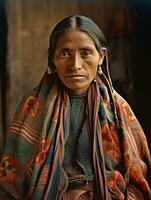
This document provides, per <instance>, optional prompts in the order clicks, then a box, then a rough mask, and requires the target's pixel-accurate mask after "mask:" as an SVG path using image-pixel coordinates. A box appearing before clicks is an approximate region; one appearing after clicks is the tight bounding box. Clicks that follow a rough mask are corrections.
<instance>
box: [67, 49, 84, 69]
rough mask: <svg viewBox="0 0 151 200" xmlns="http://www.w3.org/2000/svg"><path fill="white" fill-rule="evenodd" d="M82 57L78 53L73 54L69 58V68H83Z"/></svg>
mask: <svg viewBox="0 0 151 200" xmlns="http://www.w3.org/2000/svg"><path fill="white" fill-rule="evenodd" d="M82 63H83V62H82V58H81V56H80V55H79V54H78V53H75V54H73V55H72V56H71V57H70V60H69V68H70V69H72V70H80V69H81V68H82Z"/></svg>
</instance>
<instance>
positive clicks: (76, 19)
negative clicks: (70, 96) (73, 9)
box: [48, 15, 107, 71]
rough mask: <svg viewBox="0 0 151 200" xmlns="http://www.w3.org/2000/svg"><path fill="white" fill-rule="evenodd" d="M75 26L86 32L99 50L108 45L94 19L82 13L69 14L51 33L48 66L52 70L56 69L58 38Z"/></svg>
mask: <svg viewBox="0 0 151 200" xmlns="http://www.w3.org/2000/svg"><path fill="white" fill-rule="evenodd" d="M73 28H76V29H77V30H81V31H84V32H86V33H87V34H88V35H89V36H90V37H91V38H92V39H93V40H94V42H95V45H96V49H97V50H98V51H99V50H100V48H101V47H106V46H107V41H106V38H105V36H104V34H103V32H102V31H101V29H100V28H99V27H98V25H97V24H96V23H95V22H94V21H92V20H91V19H90V18H88V17H85V16H82V15H74V16H69V17H67V18H65V19H63V20H61V21H60V22H59V23H58V24H57V25H56V26H55V28H54V29H53V31H52V33H51V35H50V40H49V49H48V66H49V68H50V70H51V71H53V69H54V64H53V56H54V52H55V48H56V44H57V40H58V38H59V37H60V35H62V34H63V33H64V32H66V31H70V30H73Z"/></svg>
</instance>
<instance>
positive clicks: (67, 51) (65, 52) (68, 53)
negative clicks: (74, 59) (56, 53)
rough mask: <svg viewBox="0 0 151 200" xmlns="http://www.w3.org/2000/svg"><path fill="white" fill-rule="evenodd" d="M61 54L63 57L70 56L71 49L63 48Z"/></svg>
mask: <svg viewBox="0 0 151 200" xmlns="http://www.w3.org/2000/svg"><path fill="white" fill-rule="evenodd" d="M60 56H61V57H69V56H70V52H69V50H67V49H62V50H61V51H60Z"/></svg>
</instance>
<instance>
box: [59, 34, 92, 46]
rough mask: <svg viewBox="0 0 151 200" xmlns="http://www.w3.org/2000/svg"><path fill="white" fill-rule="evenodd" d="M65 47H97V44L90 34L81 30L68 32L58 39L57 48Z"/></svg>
mask: <svg viewBox="0 0 151 200" xmlns="http://www.w3.org/2000/svg"><path fill="white" fill-rule="evenodd" d="M64 45H69V46H70V45H76V46H78V45H90V46H93V47H95V42H94V40H93V39H92V38H91V37H90V36H89V34H88V33H86V32H84V31H80V30H71V31H66V32H65V33H63V34H62V35H61V36H60V37H59V38H58V40H57V45H56V48H58V47H61V46H64Z"/></svg>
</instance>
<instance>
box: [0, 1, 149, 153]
mask: <svg viewBox="0 0 151 200" xmlns="http://www.w3.org/2000/svg"><path fill="white" fill-rule="evenodd" d="M74 14H82V15H86V16H88V17H90V18H92V19H93V20H94V21H95V22H96V23H97V24H98V25H99V26H100V27H101V29H102V30H103V32H104V34H105V35H106V37H107V40H108V43H109V50H110V73H111V77H112V80H113V85H114V87H115V88H116V90H117V91H118V92H119V93H120V94H121V95H122V96H123V97H124V98H125V99H126V100H127V101H128V103H129V104H130V105H131V107H132V109H133V111H134V113H135V115H136V116H137V118H138V120H139V122H140V124H141V126H142V127H143V129H144V131H145V134H146V137H147V140H148V143H149V146H150V148H151V118H150V113H151V107H150V103H151V95H150V92H151V89H150V88H151V77H150V67H151V39H150V37H151V0H93V1H92V0H13V1H12V0H0V152H1V150H2V148H3V144H4V142H5V138H6V135H7V132H8V128H9V126H10V122H11V121H12V119H13V116H14V113H15V110H16V108H17V105H18V103H19V102H20V100H21V99H22V97H23V96H24V94H26V93H27V92H29V91H30V90H31V89H32V88H33V87H35V86H36V85H37V84H38V82H39V80H40V79H41V77H42V75H43V73H44V71H45V70H46V68H47V54H48V53H47V49H48V41H49V35H50V33H51V30H52V29H53V27H54V25H55V24H56V23H57V22H58V21H59V20H61V19H62V18H63V17H66V16H68V15H74Z"/></svg>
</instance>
